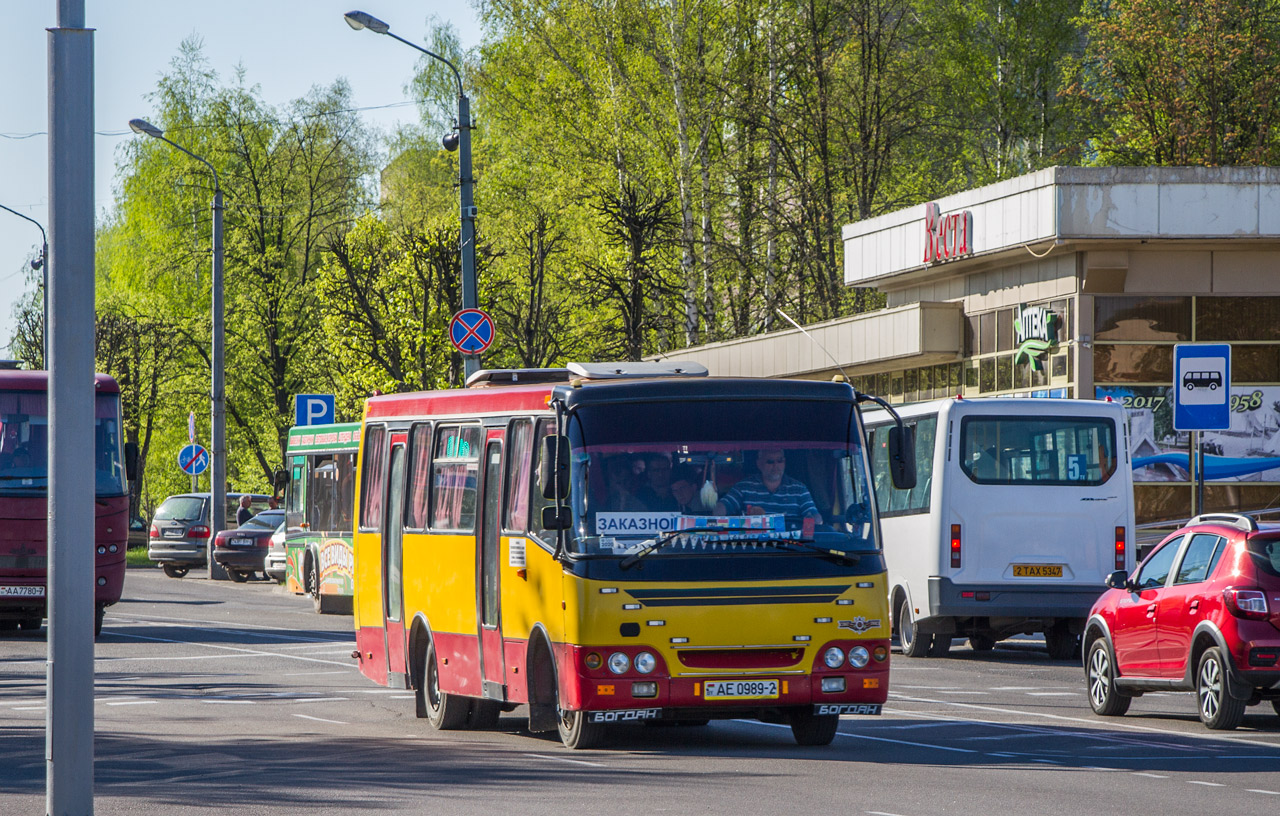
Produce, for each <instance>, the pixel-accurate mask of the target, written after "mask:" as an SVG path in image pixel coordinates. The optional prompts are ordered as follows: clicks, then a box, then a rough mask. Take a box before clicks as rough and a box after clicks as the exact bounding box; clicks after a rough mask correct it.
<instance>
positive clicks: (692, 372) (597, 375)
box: [569, 360, 707, 380]
mask: <svg viewBox="0 0 1280 816" xmlns="http://www.w3.org/2000/svg"><path fill="white" fill-rule="evenodd" d="M569 371H570V372H571V373H573V374H574V375H576V376H578V377H582V378H583V379H587V380H627V379H638V378H643V377H705V376H707V368H706V366H704V365H702V364H701V363H695V362H692V361H691V360H663V361H661V362H630V361H628V362H621V363H569Z"/></svg>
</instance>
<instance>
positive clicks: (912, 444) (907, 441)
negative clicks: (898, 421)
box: [889, 425, 916, 490]
mask: <svg viewBox="0 0 1280 816" xmlns="http://www.w3.org/2000/svg"><path fill="white" fill-rule="evenodd" d="M889 475H890V476H892V477H893V486H894V487H896V488H898V489H899V490H910V489H911V488H913V487H915V486H916V432H915V429H914V428H908V427H906V426H903V427H898V426H897V425H893V426H890V428H889Z"/></svg>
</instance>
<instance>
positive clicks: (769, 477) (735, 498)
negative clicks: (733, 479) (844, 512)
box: [714, 449, 822, 524]
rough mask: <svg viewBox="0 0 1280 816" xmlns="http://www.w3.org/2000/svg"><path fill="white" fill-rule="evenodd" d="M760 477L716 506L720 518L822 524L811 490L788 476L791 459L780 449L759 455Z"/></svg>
mask: <svg viewBox="0 0 1280 816" xmlns="http://www.w3.org/2000/svg"><path fill="white" fill-rule="evenodd" d="M756 468H757V469H758V470H759V471H760V474H759V475H758V476H747V477H745V478H743V479H742V480H740V481H739V482H738V483H737V484H735V485H734V486H733V487H731V488H729V490H728V492H727V493H725V494H724V495H723V496H721V497H720V501H719V502H717V503H716V506H715V513H714V515H717V516H726V515H727V516H760V515H769V514H779V515H784V516H788V517H792V518H812V519H814V520H815V522H816V523H818V524H821V523H822V514H821V513H819V512H818V507H817V505H816V504H814V503H813V496H812V495H810V493H809V488H807V487H805V485H804V484H803V483H802V482H800V481H799V480H798V479H793V478H791V477H790V476H788V475H787V474H786V470H787V455H786V453H784V452H783V451H781V450H778V449H765V450H761V451H759V452H758V453H757V454H756Z"/></svg>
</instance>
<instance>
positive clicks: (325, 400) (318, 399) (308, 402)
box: [293, 394, 336, 425]
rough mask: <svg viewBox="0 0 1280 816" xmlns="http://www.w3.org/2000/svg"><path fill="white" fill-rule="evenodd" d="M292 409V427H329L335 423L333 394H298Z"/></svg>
mask: <svg viewBox="0 0 1280 816" xmlns="http://www.w3.org/2000/svg"><path fill="white" fill-rule="evenodd" d="M293 409H294V423H293V424H294V425H331V424H333V422H335V421H336V420H335V418H334V416H335V409H334V399H333V394H299V395H298V396H297V397H295V398H294V403H293Z"/></svg>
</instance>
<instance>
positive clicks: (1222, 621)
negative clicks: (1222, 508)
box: [1084, 513, 1280, 729]
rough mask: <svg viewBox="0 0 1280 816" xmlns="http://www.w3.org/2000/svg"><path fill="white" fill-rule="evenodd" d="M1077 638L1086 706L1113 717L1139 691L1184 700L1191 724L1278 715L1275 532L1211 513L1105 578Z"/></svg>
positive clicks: (1278, 536)
mask: <svg viewBox="0 0 1280 816" xmlns="http://www.w3.org/2000/svg"><path fill="white" fill-rule="evenodd" d="M1107 586H1109V587H1111V589H1109V590H1108V591H1107V592H1105V593H1104V594H1103V595H1102V597H1101V598H1099V599H1098V601H1097V603H1095V604H1094V605H1093V610H1092V611H1091V613H1090V616H1089V621H1088V623H1087V624H1086V626H1085V632H1084V654H1085V658H1084V665H1085V675H1086V682H1087V686H1088V693H1089V705H1090V706H1092V708H1093V710H1094V711H1095V712H1096V713H1098V714H1101V715H1103V716H1118V715H1120V714H1123V713H1125V711H1127V710H1128V709H1129V702H1130V700H1132V698H1134V697H1138V696H1140V695H1141V694H1142V693H1143V692H1147V691H1194V692H1195V695H1196V703H1197V707H1198V708H1199V711H1200V721H1201V722H1203V723H1204V724H1205V725H1206V726H1208V727H1209V728H1213V729H1232V728H1235V727H1236V726H1237V725H1239V724H1240V721H1241V720H1242V719H1243V717H1244V710H1245V707H1246V706H1251V705H1255V704H1257V703H1260V702H1262V701H1264V700H1267V701H1270V703H1271V706H1272V708H1274V709H1275V711H1276V713H1277V714H1280V526H1277V525H1268V526H1265V527H1259V526H1258V524H1257V523H1256V522H1255V521H1254V520H1253V519H1251V518H1249V517H1248V516H1239V515H1234V514H1228V513H1211V514H1206V515H1202V516H1197V517H1196V518H1193V519H1191V521H1189V522H1188V523H1187V525H1186V526H1185V527H1183V528H1182V529H1180V530H1178V531H1177V532H1175V533H1174V534H1173V535H1171V536H1169V537H1168V538H1166V539H1165V540H1164V541H1163V542H1161V543H1160V545H1159V546H1158V547H1156V548H1155V549H1154V550H1152V551H1151V554H1150V555H1148V556H1147V557H1146V558H1145V559H1144V560H1143V562H1142V564H1141V565H1139V567H1138V569H1137V570H1136V571H1135V572H1134V573H1133V575H1125V574H1124V573H1123V572H1114V573H1112V574H1111V576H1110V577H1108V578H1107Z"/></svg>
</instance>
